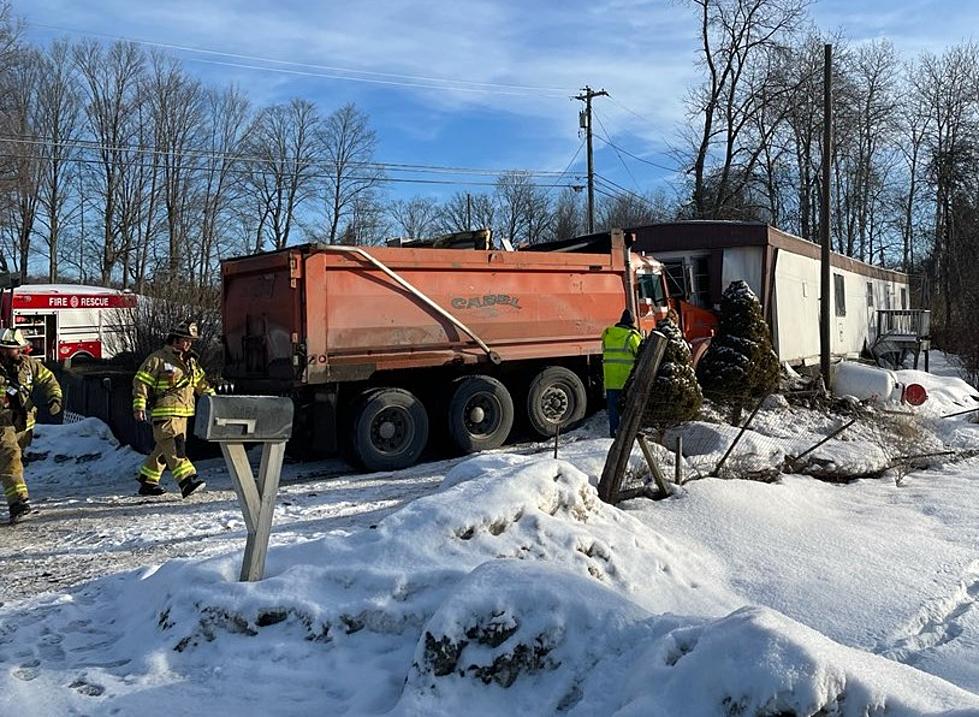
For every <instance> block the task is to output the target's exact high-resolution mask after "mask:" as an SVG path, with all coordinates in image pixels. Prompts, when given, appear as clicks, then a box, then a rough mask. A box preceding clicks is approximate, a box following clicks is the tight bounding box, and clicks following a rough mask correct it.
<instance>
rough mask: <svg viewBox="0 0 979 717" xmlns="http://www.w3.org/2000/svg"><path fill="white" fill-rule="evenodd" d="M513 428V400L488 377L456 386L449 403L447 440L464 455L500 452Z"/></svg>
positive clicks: (474, 378)
mask: <svg viewBox="0 0 979 717" xmlns="http://www.w3.org/2000/svg"><path fill="white" fill-rule="evenodd" d="M512 428H513V399H512V398H511V397H510V392H509V391H508V390H507V388H506V386H504V385H503V384H502V383H500V382H499V381H497V380H496V379H495V378H492V377H490V376H470V377H468V378H463V379H461V380H459V381H458V382H457V383H456V390H455V393H453V394H452V400H451V401H449V436H451V438H452V441H453V443H455V445H456V446H457V447H458V448H459V450H460V451H462V452H463V453H476V452H477V451H487V450H490V449H492V448H499V447H500V446H502V445H503V444H504V442H505V441H506V439H507V437H508V436H509V435H510V429H512Z"/></svg>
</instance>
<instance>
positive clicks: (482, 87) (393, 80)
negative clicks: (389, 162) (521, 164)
mask: <svg viewBox="0 0 979 717" xmlns="http://www.w3.org/2000/svg"><path fill="white" fill-rule="evenodd" d="M29 24H30V25H32V26H34V27H39V28H45V29H48V30H55V31H57V32H65V33H70V34H74V35H84V36H91V37H101V38H106V39H110V40H116V41H120V42H131V43H134V44H137V45H143V46H147V47H158V48H162V49H168V50H176V51H179V52H191V53H198V54H202V55H214V56H217V57H227V58H233V59H237V60H247V61H249V62H264V63H269V64H273V65H286V66H291V67H303V68H310V69H313V70H320V71H324V72H326V73H346V74H341V75H326V74H324V75H322V76H323V77H328V78H330V79H338V80H351V81H359V82H381V83H383V84H405V85H406V86H409V87H424V88H427V89H444V90H451V91H463V92H465V91H477V92H487V93H496V92H497V91H499V90H506V91H507V92H503V94H514V93H515V91H521V92H522V93H523V94H553V95H554V96H565V95H567V94H568V93H569V92H570V91H571V90H570V89H568V88H560V87H541V86H535V85H518V84H508V83H502V82H483V81H479V80H467V79H460V78H452V77H432V76H426V75H412V74H403V73H397V72H380V71H376V70H362V69H357V68H352V67H342V66H337V65H321V64H317V63H309V62H296V61H293V60H282V59H278V58H274V57H263V56H261V55H250V54H243V53H238V52H230V51H226V50H216V49H213V48H209V47H198V46H193V45H180V44H176V43H170V42H160V41H157V40H144V39H141V38H134V37H127V36H124V35H113V34H109V33H104V32H94V31H88V30H76V29H73V28H68V27H61V26H58V25H49V24H46V23H40V22H31V23H29ZM197 61H198V62H209V61H207V60H197ZM211 63H212V64H225V65H230V66H236V67H244V68H246V69H265V70H272V71H274V70H275V68H268V67H261V66H251V65H244V64H241V65H235V64H233V63H228V62H213V61H212V62H211ZM303 74H305V73H303ZM352 75H368V76H370V77H374V78H387V79H385V80H371V79H369V78H367V77H356V76H352ZM398 80H409V81H410V82H409V83H400V82H398ZM416 83H418V84H416ZM421 83H424V84H421ZM466 87H468V88H469V89H465V88H466Z"/></svg>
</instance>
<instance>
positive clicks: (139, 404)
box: [133, 346, 214, 420]
mask: <svg viewBox="0 0 979 717" xmlns="http://www.w3.org/2000/svg"><path fill="white" fill-rule="evenodd" d="M213 393H214V389H213V388H211V386H210V384H208V382H207V378H206V376H205V375H204V369H202V368H201V365H200V363H199V362H198V361H197V355H196V354H194V353H193V352H189V353H187V354H181V353H180V352H179V351H177V350H176V349H175V348H173V347H172V346H165V347H164V348H162V349H160V350H159V351H156V352H154V353H152V354H150V355H149V357H148V358H147V359H146V360H145V361H144V362H143V365H142V366H140V367H139V371H137V372H136V377H135V378H134V379H133V410H134V411H145V410H146V407H147V403H148V402H149V403H150V404H151V407H150V417H151V418H152V419H153V420H163V419H166V418H174V417H176V416H182V417H189V416H193V415H194V407H195V404H196V402H197V397H198V396H202V395H204V394H213Z"/></svg>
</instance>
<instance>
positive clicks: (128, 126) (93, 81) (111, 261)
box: [73, 40, 144, 285]
mask: <svg viewBox="0 0 979 717" xmlns="http://www.w3.org/2000/svg"><path fill="white" fill-rule="evenodd" d="M73 54H74V59H75V64H76V65H77V67H78V70H79V72H80V74H81V77H82V81H83V85H84V87H85V100H84V101H85V120H86V125H87V129H88V132H89V135H90V136H91V139H92V143H93V146H94V151H95V154H96V160H95V161H96V166H97V170H96V172H93V173H92V175H93V179H97V180H98V181H96V182H93V192H92V193H93V194H94V195H95V196H96V197H97V198H98V202H99V204H100V209H101V212H100V213H101V217H100V219H101V224H102V246H101V252H100V253H101V256H100V257H99V265H100V274H101V282H102V283H103V284H105V285H108V284H109V283H110V282H111V280H112V275H113V272H114V270H115V269H116V267H117V265H118V263H119V260H120V259H121V258H123V256H124V255H126V254H127V253H128V249H129V246H128V245H127V244H128V243H127V242H126V240H125V238H124V232H120V218H122V219H123V222H122V227H123V228H125V227H128V226H129V217H125V216H123V217H120V211H119V197H120V190H121V188H122V185H123V182H124V179H125V176H126V173H127V171H128V169H129V168H130V167H131V166H132V164H133V161H134V153H135V154H136V155H137V156H138V154H139V150H138V148H136V149H134V147H133V145H132V143H133V142H134V141H136V140H138V135H139V131H140V126H139V122H138V109H139V107H140V105H141V103H142V101H143V95H142V77H143V71H144V59H143V54H142V52H141V51H140V50H139V48H138V47H137V46H136V45H135V44H134V43H125V42H118V43H115V44H114V45H112V46H110V47H109V48H108V49H106V48H104V47H103V46H102V45H101V44H99V43H98V42H96V41H94V40H87V41H84V42H82V43H81V44H79V45H77V46H76V47H75V50H74V53H73Z"/></svg>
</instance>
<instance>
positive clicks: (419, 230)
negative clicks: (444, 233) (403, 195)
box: [388, 197, 439, 239]
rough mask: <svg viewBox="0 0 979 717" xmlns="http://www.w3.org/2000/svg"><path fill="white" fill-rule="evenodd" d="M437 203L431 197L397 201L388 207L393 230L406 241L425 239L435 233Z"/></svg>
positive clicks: (437, 211)
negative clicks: (406, 239)
mask: <svg viewBox="0 0 979 717" xmlns="http://www.w3.org/2000/svg"><path fill="white" fill-rule="evenodd" d="M438 213H439V206H438V202H437V201H435V200H434V199H432V198H431V197H412V198H411V199H399V200H397V201H395V202H392V203H391V205H390V206H389V207H388V214H389V215H390V217H391V222H392V225H393V226H392V228H393V230H394V231H395V232H396V233H397V234H399V235H400V236H402V237H405V238H408V239H420V238H424V237H427V236H428V235H430V234H432V233H433V232H434V231H436V226H437V223H438Z"/></svg>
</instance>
